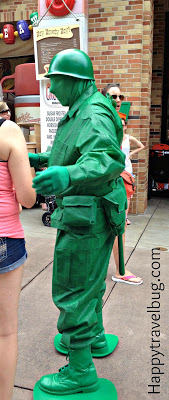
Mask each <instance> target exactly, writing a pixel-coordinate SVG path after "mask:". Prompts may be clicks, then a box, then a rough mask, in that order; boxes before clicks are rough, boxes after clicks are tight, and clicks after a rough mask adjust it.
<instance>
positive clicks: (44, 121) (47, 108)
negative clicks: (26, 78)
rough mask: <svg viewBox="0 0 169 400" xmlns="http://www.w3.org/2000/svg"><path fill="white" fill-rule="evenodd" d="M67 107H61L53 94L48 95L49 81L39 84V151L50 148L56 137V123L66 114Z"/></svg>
mask: <svg viewBox="0 0 169 400" xmlns="http://www.w3.org/2000/svg"><path fill="white" fill-rule="evenodd" d="M67 111H68V107H63V106H62V105H61V104H60V102H59V100H58V99H57V98H56V97H55V95H54V94H52V93H50V80H49V79H45V80H43V81H42V82H41V107H40V114H41V127H42V129H41V151H42V152H43V151H46V150H47V148H48V147H51V146H52V144H53V141H54V138H55V135H56V131H57V127H58V122H59V121H60V119H61V118H63V117H64V115H65V114H66V113H67Z"/></svg>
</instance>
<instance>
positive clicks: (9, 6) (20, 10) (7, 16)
mask: <svg viewBox="0 0 169 400" xmlns="http://www.w3.org/2000/svg"><path fill="white" fill-rule="evenodd" d="M34 11H38V0H34V1H33V0H26V1H18V0H15V1H10V0H5V1H4V0H1V1H0V22H9V21H10V22H12V21H19V20H21V19H25V20H29V17H30V14H31V13H32V12H34Z"/></svg>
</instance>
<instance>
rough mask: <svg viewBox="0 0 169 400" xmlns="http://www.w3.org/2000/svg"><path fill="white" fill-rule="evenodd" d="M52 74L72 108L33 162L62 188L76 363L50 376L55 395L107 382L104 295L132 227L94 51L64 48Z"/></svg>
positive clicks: (64, 277)
mask: <svg viewBox="0 0 169 400" xmlns="http://www.w3.org/2000/svg"><path fill="white" fill-rule="evenodd" d="M46 77H49V78H50V82H51V88H50V91H51V93H53V94H54V95H55V96H56V97H57V98H58V100H59V101H60V103H61V104H62V105H63V106H69V111H68V113H67V114H66V115H65V116H64V117H63V118H62V120H61V121H60V122H59V124H58V130H57V133H56V137H55V140H54V143H53V147H52V150H51V152H50V153H41V154H30V163H31V166H34V167H38V166H40V165H42V164H43V165H44V163H45V162H46V163H47V166H48V168H47V169H46V170H44V171H42V172H38V173H37V174H36V177H35V178H34V179H33V187H34V188H35V189H36V192H37V193H40V194H42V195H47V196H50V195H53V194H55V195H56V203H57V206H58V207H57V209H56V210H55V211H54V213H53V214H52V226H54V227H56V228H57V229H58V232H57V238H56V245H55V252H54V263H53V282H52V295H53V301H54V303H55V305H56V306H57V307H58V308H59V310H60V315H59V319H58V324H57V327H58V330H59V332H60V333H61V334H62V343H63V345H64V346H65V347H67V348H68V352H69V364H68V365H67V366H65V367H63V368H61V369H60V370H59V372H58V373H54V374H51V375H46V376H43V377H42V378H41V379H40V381H39V388H40V390H41V391H44V392H46V393H49V394H53V395H61V394H62V395H64V394H73V393H79V392H86V393H87V392H94V391H96V390H98V388H99V380H98V377H97V373H96V370H95V366H94V363H93V361H92V354H91V347H92V346H95V342H96V347H97V345H98V346H99V345H100V346H103V347H104V346H106V336H105V334H104V329H103V324H102V296H103V294H104V290H105V279H106V274H107V269H108V264H109V259H110V255H111V251H112V247H113V242H114V239H115V236H116V235H121V234H122V233H123V232H124V224H125V207H126V193H125V188H124V185H123V181H122V178H119V175H120V173H121V172H122V171H123V170H124V166H125V163H124V159H125V156H124V154H123V153H122V151H121V150H120V144H121V141H122V137H123V131H122V125H121V120H120V118H119V116H118V114H117V112H116V110H115V109H114V107H113V106H112V105H111V104H110V102H109V101H108V100H107V99H106V98H105V97H104V96H102V94H100V93H99V92H98V90H97V88H96V86H95V83H94V75H93V66H92V62H91V60H90V58H89V57H88V56H87V54H86V53H84V52H83V51H80V50H77V49H68V50H63V51H61V52H59V53H58V54H57V55H56V56H54V57H53V59H52V61H51V63H50V66H49V71H48V74H47V75H46Z"/></svg>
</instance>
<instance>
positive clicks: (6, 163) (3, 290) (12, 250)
mask: <svg viewBox="0 0 169 400" xmlns="http://www.w3.org/2000/svg"><path fill="white" fill-rule="evenodd" d="M3 107H5V105H4V104H3ZM0 111H1V113H0V399H3V400H11V399H12V392H13V385H14V378H15V371H16V362H17V325H18V315H17V314H18V303H19V295H20V288H21V280H22V270H23V265H24V262H25V260H26V258H27V252H26V249H25V239H24V231H23V227H22V225H21V222H20V219H19V203H21V204H22V205H23V206H24V207H26V208H30V207H32V206H33V204H34V203H35V200H36V194H35V190H34V189H33V188H32V175H31V170H30V164H29V159H28V153H27V147H26V142H25V139H24V136H23V133H22V131H21V129H20V128H19V127H18V126H17V125H16V124H15V123H14V122H12V121H8V120H6V119H5V118H2V115H3V116H5V114H6V113H7V111H6V109H5V108H4V109H2V108H1V110H0ZM2 111H6V113H5V112H4V113H2ZM13 187H15V190H14V189H13Z"/></svg>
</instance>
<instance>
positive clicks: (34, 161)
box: [28, 153, 40, 168]
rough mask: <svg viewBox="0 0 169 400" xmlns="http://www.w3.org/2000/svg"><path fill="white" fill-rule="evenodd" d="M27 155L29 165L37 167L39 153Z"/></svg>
mask: <svg viewBox="0 0 169 400" xmlns="http://www.w3.org/2000/svg"><path fill="white" fill-rule="evenodd" d="M28 156H29V162H30V166H31V167H36V168H38V167H39V162H40V158H39V154H36V153H28Z"/></svg>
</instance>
